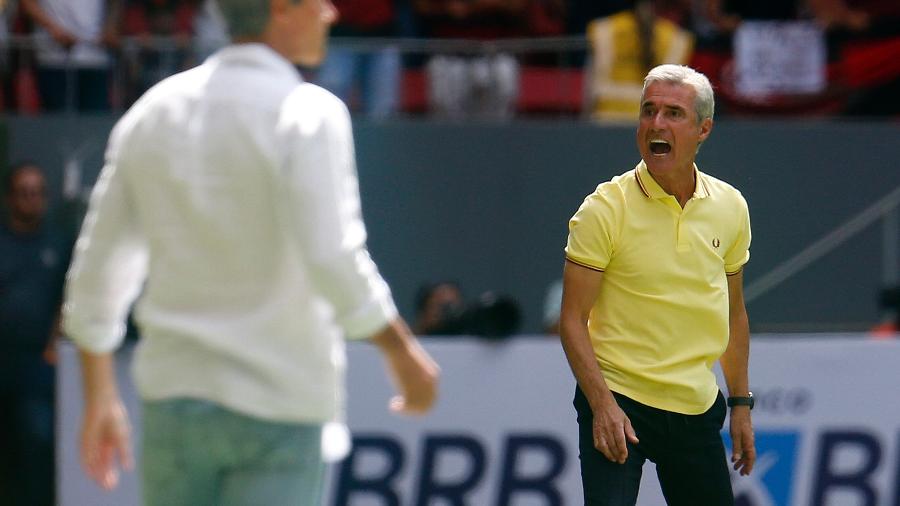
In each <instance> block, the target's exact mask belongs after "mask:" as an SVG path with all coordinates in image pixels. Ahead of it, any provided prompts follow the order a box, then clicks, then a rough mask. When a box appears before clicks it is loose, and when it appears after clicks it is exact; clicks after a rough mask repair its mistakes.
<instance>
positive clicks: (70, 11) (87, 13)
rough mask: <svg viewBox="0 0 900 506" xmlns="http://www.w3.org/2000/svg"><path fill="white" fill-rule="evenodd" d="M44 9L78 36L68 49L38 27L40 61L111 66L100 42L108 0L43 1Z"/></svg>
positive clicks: (36, 43) (44, 64) (56, 65)
mask: <svg viewBox="0 0 900 506" xmlns="http://www.w3.org/2000/svg"><path fill="white" fill-rule="evenodd" d="M39 4H40V6H41V8H42V9H44V11H45V12H46V13H47V15H48V16H50V18H52V19H53V20H54V21H55V22H56V23H57V24H58V25H60V26H62V27H63V28H65V29H66V30H67V31H68V32H69V33H71V34H72V35H74V36H75V37H76V38H78V42H77V43H76V44H75V45H74V46H72V48H71V49H69V50H68V51H66V50H65V48H63V47H62V46H60V45H59V44H58V43H57V42H56V41H55V40H53V37H51V36H50V34H49V33H48V32H47V30H46V29H45V28H44V27H42V26H38V27H36V28H35V31H34V33H35V35H34V37H35V38H34V40H35V46H36V48H37V60H38V63H40V64H41V65H43V66H48V67H65V66H67V65H72V66H75V67H97V68H99V67H105V66H107V65H109V56H108V55H107V53H106V49H105V48H104V47H103V46H102V45H101V44H100V38H101V36H102V35H103V25H104V22H105V20H106V13H105V10H106V0H40V1H39Z"/></svg>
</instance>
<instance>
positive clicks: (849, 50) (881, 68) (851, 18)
mask: <svg viewBox="0 0 900 506" xmlns="http://www.w3.org/2000/svg"><path fill="white" fill-rule="evenodd" d="M809 4H810V7H811V8H812V11H813V13H814V14H815V17H816V20H817V21H818V22H819V23H820V24H821V25H822V26H824V27H825V28H826V30H827V32H826V35H827V38H828V44H829V48H830V53H831V55H832V60H833V61H832V64H831V69H830V70H831V72H830V74H831V76H832V78H834V79H835V80H836V81H838V82H839V83H840V84H841V85H842V86H846V87H847V88H848V89H849V90H851V91H850V93H849V96H848V97H847V101H846V106H845V108H844V110H843V112H844V113H845V114H848V115H862V116H897V115H900V101H898V100H897V95H898V94H900V58H898V57H897V55H898V54H900V2H898V1H897V0H809Z"/></svg>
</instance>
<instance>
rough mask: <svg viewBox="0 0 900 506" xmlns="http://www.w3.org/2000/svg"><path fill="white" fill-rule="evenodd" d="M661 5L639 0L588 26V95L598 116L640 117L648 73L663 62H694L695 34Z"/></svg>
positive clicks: (635, 118)
mask: <svg viewBox="0 0 900 506" xmlns="http://www.w3.org/2000/svg"><path fill="white" fill-rule="evenodd" d="M655 4H656V2H653V1H652V0H638V1H637V2H635V5H634V8H633V9H629V10H624V11H622V12H619V13H616V14H613V15H611V16H607V17H605V18H600V19H597V20H594V21H592V22H591V23H590V25H588V39H589V41H590V47H591V60H590V64H589V68H588V100H589V109H590V112H591V115H592V116H593V118H594V119H600V120H615V121H623V120H624V121H637V119H638V110H639V108H640V97H641V90H642V89H643V81H644V76H645V75H647V72H649V70H650V69H651V68H653V67H655V66H657V65H660V64H663V63H677V64H681V65H686V64H687V63H688V62H689V61H690V58H691V54H692V52H693V47H694V37H693V35H691V33H690V32H688V31H686V30H684V29H682V28H681V27H680V26H678V25H676V24H675V23H673V22H672V21H670V20H668V19H665V18H663V17H661V16H659V15H658V14H657V12H656V5H655ZM660 5H663V3H660ZM667 12H668V15H669V16H675V14H673V12H674V11H673V10H671V9H670V10H669V11H667Z"/></svg>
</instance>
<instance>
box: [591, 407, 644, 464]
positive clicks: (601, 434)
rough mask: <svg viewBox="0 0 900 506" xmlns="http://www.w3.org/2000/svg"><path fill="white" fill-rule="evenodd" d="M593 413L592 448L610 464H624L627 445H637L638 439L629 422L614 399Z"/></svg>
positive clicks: (626, 456)
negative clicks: (609, 461) (610, 462)
mask: <svg viewBox="0 0 900 506" xmlns="http://www.w3.org/2000/svg"><path fill="white" fill-rule="evenodd" d="M592 411H593V413H594V423H593V435H594V448H596V449H597V450H599V451H600V453H602V454H603V455H604V456H605V457H606V458H608V459H609V460H611V461H612V462H617V463H619V464H624V463H625V459H627V458H628V445H627V443H632V444H637V443H638V438H637V435H636V434H635V433H634V428H633V427H632V426H631V420H629V419H628V417H627V416H626V415H625V412H624V411H622V408H620V407H619V405H618V404H617V403H616V401H615V398H612V399H610V400H609V401H606V402H604V403H603V404H602V405H601V406H599V407H597V408H595V409H593V410H592Z"/></svg>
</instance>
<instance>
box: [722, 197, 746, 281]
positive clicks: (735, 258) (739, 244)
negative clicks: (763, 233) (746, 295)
mask: <svg viewBox="0 0 900 506" xmlns="http://www.w3.org/2000/svg"><path fill="white" fill-rule="evenodd" d="M738 202H739V211H738V217H737V230H736V234H735V240H734V242H733V243H732V245H731V248H729V249H728V252H727V253H725V272H726V273H727V274H735V273H737V272H738V271H740V270H741V269H742V268H743V267H744V264H746V263H747V262H748V261H749V260H750V236H751V234H750V210H749V209H748V207H747V201H746V200H744V197H742V196H740V195H738Z"/></svg>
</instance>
